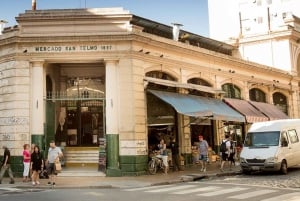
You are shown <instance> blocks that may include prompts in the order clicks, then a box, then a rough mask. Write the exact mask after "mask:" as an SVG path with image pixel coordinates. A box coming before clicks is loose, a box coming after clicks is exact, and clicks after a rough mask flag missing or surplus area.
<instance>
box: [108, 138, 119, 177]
mask: <svg viewBox="0 0 300 201" xmlns="http://www.w3.org/2000/svg"><path fill="white" fill-rule="evenodd" d="M106 146H107V170H106V175H107V176H110V177H120V176H122V174H121V170H120V168H119V135H118V134H107V135H106Z"/></svg>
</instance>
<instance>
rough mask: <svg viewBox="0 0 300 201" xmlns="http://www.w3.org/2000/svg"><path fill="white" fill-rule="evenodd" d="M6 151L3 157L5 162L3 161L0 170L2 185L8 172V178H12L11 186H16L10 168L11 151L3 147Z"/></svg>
mask: <svg viewBox="0 0 300 201" xmlns="http://www.w3.org/2000/svg"><path fill="white" fill-rule="evenodd" d="M2 148H3V149H4V155H3V161H2V167H1V170H0V184H1V183H2V179H3V176H4V174H5V172H6V171H8V176H9V178H10V182H9V183H10V184H14V183H15V180H14V175H13V172H12V170H11V167H10V151H9V149H8V148H7V147H6V146H3V147H2Z"/></svg>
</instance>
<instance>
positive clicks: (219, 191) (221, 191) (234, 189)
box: [197, 187, 248, 197]
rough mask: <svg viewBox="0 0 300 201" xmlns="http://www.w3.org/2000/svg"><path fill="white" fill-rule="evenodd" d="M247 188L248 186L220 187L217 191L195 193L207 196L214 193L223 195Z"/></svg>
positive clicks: (214, 194)
mask: <svg viewBox="0 0 300 201" xmlns="http://www.w3.org/2000/svg"><path fill="white" fill-rule="evenodd" d="M247 189H248V188H240V187H235V188H228V189H222V190H218V191H214V192H209V193H202V194H197V195H201V196H206V197H209V196H216V195H224V194H226V193H233V192H238V191H242V190H247Z"/></svg>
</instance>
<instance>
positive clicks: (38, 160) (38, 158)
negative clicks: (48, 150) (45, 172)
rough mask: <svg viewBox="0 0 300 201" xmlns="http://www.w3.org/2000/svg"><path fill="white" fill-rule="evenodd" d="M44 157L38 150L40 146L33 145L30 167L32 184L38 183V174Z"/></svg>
mask: <svg viewBox="0 0 300 201" xmlns="http://www.w3.org/2000/svg"><path fill="white" fill-rule="evenodd" d="M43 164H44V159H43V155H42V154H41V152H40V147H39V146H35V147H34V151H33V153H32V154H31V169H32V178H31V179H32V185H34V186H35V185H36V184H37V185H39V184H40V181H39V174H40V172H41V170H42V169H43V166H44V165H43Z"/></svg>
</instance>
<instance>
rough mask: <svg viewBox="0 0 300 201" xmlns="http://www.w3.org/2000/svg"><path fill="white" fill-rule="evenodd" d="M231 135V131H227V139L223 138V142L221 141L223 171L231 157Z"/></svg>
mask: <svg viewBox="0 0 300 201" xmlns="http://www.w3.org/2000/svg"><path fill="white" fill-rule="evenodd" d="M230 140H231V139H230V135H229V133H226V134H225V139H223V140H222V143H221V150H220V152H221V168H220V170H221V172H224V165H225V163H226V161H227V162H228V159H229V156H230V147H231V143H230ZM222 144H224V146H225V148H224V149H223V148H222V147H223V145H222Z"/></svg>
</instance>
